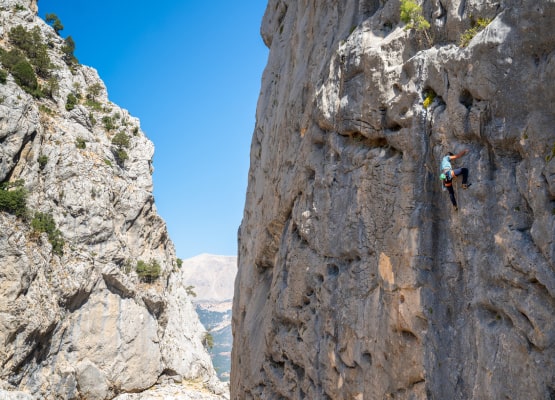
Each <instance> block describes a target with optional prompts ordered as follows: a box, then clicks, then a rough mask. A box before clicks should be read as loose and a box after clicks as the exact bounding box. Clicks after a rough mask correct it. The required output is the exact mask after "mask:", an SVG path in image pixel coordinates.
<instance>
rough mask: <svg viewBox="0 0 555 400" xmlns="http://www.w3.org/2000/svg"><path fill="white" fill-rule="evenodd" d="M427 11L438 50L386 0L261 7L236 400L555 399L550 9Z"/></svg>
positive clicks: (449, 4)
mask: <svg viewBox="0 0 555 400" xmlns="http://www.w3.org/2000/svg"><path fill="white" fill-rule="evenodd" d="M423 11H424V16H425V17H426V18H427V19H428V20H430V21H431V23H432V26H431V28H430V34H431V36H432V37H433V40H434V43H433V45H429V44H428V43H427V42H426V39H425V37H424V36H423V35H420V34H418V33H417V32H415V31H412V30H405V29H403V24H402V23H400V21H399V2H397V1H392V0H391V1H380V2H378V1H364V2H354V1H342V0H323V1H319V2H302V1H301V2H293V1H286V0H270V1H269V4H268V7H267V10H266V13H265V16H264V22H263V26H262V28H261V32H262V37H263V38H264V41H265V43H266V44H267V45H268V47H269V48H270V54H269V58H268V64H267V66H266V69H265V71H264V75H263V79H262V89H261V95H260V99H259V102H258V108H257V114H256V116H257V122H256V127H255V131H254V134H253V139H252V146H251V167H250V171H249V185H248V190H247V199H246V205H245V213H244V217H243V221H242V224H241V228H240V232H239V269H238V274H237V280H236V285H235V297H234V305H233V331H234V344H233V354H232V372H231V397H232V398H233V399H241V400H244V399H259V398H287V399H303V398H311V399H385V398H399V399H447V398H449V399H471V398H472V399H493V398H505V397H507V398H515V399H516V398H518V399H520V398H522V399H524V398H526V399H528V398H534V399H548V398H552V397H553V395H554V393H555V386H554V376H553V370H554V360H555V347H554V333H553V326H555V311H554V310H555V292H554V280H555V272H554V271H555V265H554V261H553V260H555V242H554V241H553V238H554V237H555V213H554V211H553V210H554V209H555V206H554V197H553V188H554V185H555V183H554V182H555V181H554V174H553V170H554V168H555V167H554V166H553V165H554V164H553V163H554V161H553V158H554V156H555V154H554V153H553V146H554V144H555V134H554V130H553V126H555V112H554V109H553V104H554V102H553V101H554V100H555V98H554V97H555V89H554V87H553V85H550V84H547V82H552V81H553V75H554V74H555V67H554V65H555V64H554V62H553V57H554V53H553V49H554V48H555V37H554V36H553V34H552V33H551V28H550V26H551V25H550V21H553V20H554V19H555V4H553V3H552V2H543V1H542V2H536V1H524V2H517V1H505V2H501V3H499V2H489V1H487V2H482V1H459V0H451V1H441V2H439V1H425V2H423ZM471 16H472V17H471ZM478 17H483V18H491V19H492V21H491V23H490V24H489V25H488V26H487V27H486V28H485V29H484V30H483V31H481V32H479V33H478V34H476V35H475V36H474V37H473V38H472V40H471V41H470V43H469V44H468V46H467V47H465V48H461V47H459V45H458V44H459V38H460V36H461V34H462V33H463V32H465V31H466V30H467V29H468V28H470V27H471V20H472V18H478ZM430 91H433V92H434V93H435V99H434V100H433V102H431V104H430V106H429V107H427V108H426V107H424V106H423V102H424V100H425V98H426V96H427V93H429V92H430ZM463 149H469V153H468V154H467V155H466V156H465V157H463V158H462V159H460V160H456V165H457V166H466V167H468V168H469V169H470V182H472V186H471V187H470V188H469V189H468V190H462V188H461V185H460V182H457V183H456V184H455V187H456V189H455V190H456V196H457V200H458V203H459V211H458V213H457V212H454V211H453V210H452V206H451V204H450V201H449V198H448V196H447V193H446V192H442V190H441V186H440V181H439V178H438V175H439V172H438V169H439V162H440V159H441V157H442V156H443V155H445V154H446V153H447V152H448V151H452V152H455V153H456V152H459V151H461V150H463Z"/></svg>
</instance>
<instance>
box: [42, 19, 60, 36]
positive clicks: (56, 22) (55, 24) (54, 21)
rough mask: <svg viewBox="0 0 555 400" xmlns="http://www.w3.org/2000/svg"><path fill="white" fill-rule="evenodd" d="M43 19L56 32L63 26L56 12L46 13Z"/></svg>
mask: <svg viewBox="0 0 555 400" xmlns="http://www.w3.org/2000/svg"><path fill="white" fill-rule="evenodd" d="M44 20H45V21H46V23H47V24H49V25H50V26H52V28H54V31H55V32H56V33H57V34H60V31H62V30H64V26H63V25H62V22H61V21H60V19H59V18H58V16H57V15H56V14H46V15H45V17H44Z"/></svg>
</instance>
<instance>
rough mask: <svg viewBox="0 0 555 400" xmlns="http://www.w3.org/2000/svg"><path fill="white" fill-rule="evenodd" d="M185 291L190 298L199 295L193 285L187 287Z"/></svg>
mask: <svg viewBox="0 0 555 400" xmlns="http://www.w3.org/2000/svg"><path fill="white" fill-rule="evenodd" d="M185 291H186V292H187V294H188V295H189V296H192V297H197V293H196V292H195V287H194V286H192V285H189V286H187V287H186V288H185Z"/></svg>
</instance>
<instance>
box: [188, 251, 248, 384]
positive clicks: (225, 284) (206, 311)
mask: <svg viewBox="0 0 555 400" xmlns="http://www.w3.org/2000/svg"><path fill="white" fill-rule="evenodd" d="M181 273H182V274H183V282H185V284H186V285H188V286H193V288H192V291H193V292H194V293H195V294H196V297H195V298H194V299H193V304H194V306H195V309H196V311H197V314H198V316H199V319H200V322H201V323H202V324H203V325H204V327H205V328H206V330H207V331H208V332H209V333H210V335H211V336H212V339H213V346H212V348H211V349H209V353H210V356H211V357H212V363H213V365H214V368H215V369H216V372H217V374H218V377H219V378H220V379H221V380H222V381H229V372H230V370H231V346H232V343H233V336H232V334H231V307H232V299H233V286H234V282H235V275H236V274H237V257H235V256H216V255H212V254H201V255H199V256H196V257H193V258H189V259H187V260H183V264H182V266H181Z"/></svg>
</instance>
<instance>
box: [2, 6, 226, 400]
mask: <svg viewBox="0 0 555 400" xmlns="http://www.w3.org/2000/svg"><path fill="white" fill-rule="evenodd" d="M36 13H37V4H36V1H30V0H27V1H24V0H2V1H0V47H1V53H0V55H1V60H2V65H1V73H2V76H3V79H2V81H3V82H2V83H1V84H0V183H2V187H1V188H0V190H2V192H1V193H0V194H1V195H2V197H1V199H2V202H1V209H2V212H0V267H1V268H0V343H1V344H2V345H1V346H0V397H1V398H3V399H4V398H37V399H38V398H41V399H42V398H44V399H53V398H56V399H76V398H81V399H85V398H86V399H108V398H113V397H115V396H116V395H118V394H124V393H138V392H141V391H144V390H146V389H148V388H150V387H152V386H153V385H155V384H161V383H164V382H178V383H180V382H181V381H182V380H189V381H195V382H197V383H198V386H200V387H201V386H202V385H203V384H204V385H205V386H208V387H209V388H211V389H212V391H213V392H218V393H224V392H225V390H226V388H225V387H224V386H222V384H221V382H219V381H218V379H217V378H216V374H215V371H214V368H213V366H212V364H211V360H210V356H209V355H208V352H207V351H206V349H205V348H204V345H203V340H204V335H205V329H204V327H203V326H202V325H201V324H200V322H199V320H198V316H197V314H196V313H195V311H194V308H193V305H192V303H191V297H190V295H189V294H188V293H187V290H186V285H185V283H184V282H183V280H182V277H181V275H180V274H179V272H178V271H179V268H178V265H177V258H176V255H175V249H174V246H173V244H172V242H171V240H170V238H169V237H168V232H167V230H166V225H165V222H164V221H163V220H162V219H161V218H160V216H159V215H158V213H157V211H156V206H155V204H154V198H153V194H152V176H151V174H152V171H153V169H152V168H153V167H152V156H153V152H154V146H153V144H152V142H151V141H150V140H149V139H148V138H147V137H146V136H145V134H144V133H143V132H142V130H141V129H140V122H139V120H138V119H137V118H135V117H133V116H131V115H130V114H129V113H128V112H127V111H126V110H124V109H122V108H120V107H119V106H117V105H116V104H113V103H112V102H110V101H109V99H108V93H107V89H106V87H105V85H104V83H103V82H102V81H101V80H100V78H99V76H98V74H97V72H96V71H95V70H94V69H92V68H90V67H86V66H83V65H80V64H79V63H78V62H77V60H74V59H72V58H71V56H72V55H73V54H72V53H73V52H72V49H71V46H69V47H68V42H67V41H65V40H64V39H63V38H62V37H60V35H58V34H57V32H55V30H54V29H53V28H52V27H50V26H49V25H47V24H46V23H45V22H44V21H42V20H41V19H40V18H38V16H37V15H36ZM18 29H19V30H18ZM24 32H27V33H24ZM13 59H17V60H19V61H16V62H14V63H12V62H11V61H10V60H13ZM29 60H31V61H30V63H29ZM34 72H36V74H35V73H34ZM33 76H34V77H35V79H36V80H35V81H33V80H32V77H33ZM37 81H38V84H37ZM143 95H144V96H145V99H146V98H147V97H148V93H143ZM18 182H19V183H18ZM18 191H19V192H18ZM16 193H24V194H25V198H26V201H25V204H24V207H18V205H22V204H21V203H22V198H16V200H17V202H16V204H15V206H14V204H11V203H9V202H7V201H6V199H12V200H13V199H14V196H11V195H14V194H16ZM10 196H11V197H10ZM23 208H25V209H23ZM135 396H138V395H135ZM126 398H128V397H126ZM133 398H138V397H133Z"/></svg>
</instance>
